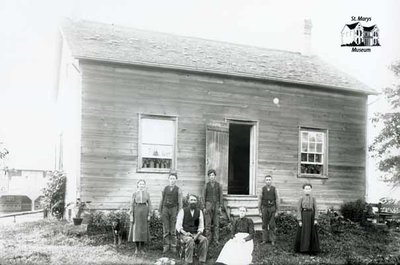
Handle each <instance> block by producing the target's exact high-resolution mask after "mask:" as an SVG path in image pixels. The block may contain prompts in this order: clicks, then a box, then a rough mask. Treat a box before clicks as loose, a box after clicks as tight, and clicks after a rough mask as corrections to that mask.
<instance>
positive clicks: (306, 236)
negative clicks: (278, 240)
mask: <svg viewBox="0 0 400 265" xmlns="http://www.w3.org/2000/svg"><path fill="white" fill-rule="evenodd" d="M311 191H312V185H311V184H304V185H303V192H304V195H303V196H302V197H301V198H300V200H299V203H298V205H297V207H298V222H299V226H298V229H297V235H296V241H295V251H296V252H301V253H309V254H316V253H318V252H319V251H320V248H319V238H318V233H317V227H316V225H317V216H316V214H317V202H316V200H315V197H313V196H312V195H311Z"/></svg>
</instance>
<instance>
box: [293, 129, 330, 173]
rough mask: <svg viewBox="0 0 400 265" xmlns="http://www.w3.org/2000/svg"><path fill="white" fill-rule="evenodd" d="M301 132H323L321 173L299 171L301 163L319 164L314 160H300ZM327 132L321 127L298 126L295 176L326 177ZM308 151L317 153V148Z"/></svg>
mask: <svg viewBox="0 0 400 265" xmlns="http://www.w3.org/2000/svg"><path fill="white" fill-rule="evenodd" d="M302 132H319V133H323V137H324V138H323V146H322V152H321V153H320V154H322V163H321V164H322V166H323V170H322V174H310V173H301V165H302V164H319V163H316V162H313V163H312V162H306V163H304V162H302V161H301V154H302ZM328 136H329V134H328V130H327V129H321V128H311V127H303V126H301V127H299V145H298V148H299V149H298V166H297V167H298V174H297V176H298V177H300V178H322V179H326V178H328V147H329V141H328V139H329V137H328ZM308 153H314V154H317V150H316V151H315V152H307V154H308Z"/></svg>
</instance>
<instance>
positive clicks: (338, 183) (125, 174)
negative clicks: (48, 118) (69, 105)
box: [81, 61, 366, 208]
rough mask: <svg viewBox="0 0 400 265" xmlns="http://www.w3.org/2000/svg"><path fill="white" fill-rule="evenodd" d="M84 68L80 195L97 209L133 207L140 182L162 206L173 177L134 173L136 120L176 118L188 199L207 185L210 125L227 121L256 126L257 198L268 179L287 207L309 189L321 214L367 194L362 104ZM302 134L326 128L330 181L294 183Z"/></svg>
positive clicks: (91, 65) (241, 84) (278, 89)
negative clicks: (158, 116) (143, 117)
mask: <svg viewBox="0 0 400 265" xmlns="http://www.w3.org/2000/svg"><path fill="white" fill-rule="evenodd" d="M81 69H82V73H83V80H82V131H81V132H82V147H81V156H82V157H81V197H82V198H83V199H87V200H92V201H93V202H94V203H93V207H95V208H118V207H127V206H128V205H129V201H130V198H131V193H132V192H133V191H134V190H135V189H136V181H137V180H138V179H140V178H144V179H146V180H147V185H148V188H149V190H150V192H151V195H152V199H153V203H155V204H156V205H158V201H159V199H160V195H161V190H162V188H163V187H164V186H165V185H167V184H168V181H167V174H155V173H138V172H137V153H138V150H137V147H138V113H144V114H165V115H176V116H178V151H177V165H178V174H179V177H178V183H177V184H178V185H179V186H180V187H182V189H183V191H184V194H186V193H188V192H194V193H197V194H199V193H200V190H201V188H202V186H203V184H204V172H205V152H206V150H205V146H206V133H205V131H206V124H207V123H208V122H209V121H212V120H214V121H215V120H217V121H218V120H220V121H223V120H224V119H225V118H233V119H248V120H253V121H258V125H259V128H258V130H259V133H258V136H259V138H258V161H257V163H258V168H257V183H256V185H257V191H258V192H259V191H260V189H261V187H262V185H263V184H264V182H263V181H264V175H265V174H267V173H269V174H272V175H273V177H274V178H273V181H274V183H275V185H276V186H277V187H278V188H279V190H280V194H281V197H282V201H283V204H284V205H288V206H289V205H294V204H295V202H296V201H297V198H298V197H299V196H300V194H301V192H302V190H301V184H302V183H304V182H308V181H310V182H311V183H312V184H313V185H314V192H315V194H316V196H317V197H318V199H319V202H320V204H322V205H325V206H327V205H328V206H329V205H333V204H336V205H337V204H339V203H341V202H342V201H347V200H354V199H357V198H360V197H363V196H364V194H365V164H366V163H365V146H366V140H365V137H366V96H361V95H356V94H350V93H342V92H337V91H336V92H335V91H332V90H330V91H326V90H323V89H320V88H305V87H300V86H298V85H283V84H278V83H272V82H261V81H257V80H249V79H248V80H245V79H239V78H228V77H221V76H211V75H199V74H193V73H183V72H174V71H167V70H161V69H158V70H157V69H144V68H138V67H134V66H124V65H120V64H111V63H110V64H107V63H103V64H100V63H96V62H93V61H82V62H81ZM275 97H278V98H279V99H280V107H277V106H276V105H274V104H273V98H275ZM299 126H307V127H316V128H325V129H328V130H329V169H328V170H329V178H328V179H326V180H320V179H311V180H309V179H302V178H298V177H297V172H298V141H299V129H298V128H299Z"/></svg>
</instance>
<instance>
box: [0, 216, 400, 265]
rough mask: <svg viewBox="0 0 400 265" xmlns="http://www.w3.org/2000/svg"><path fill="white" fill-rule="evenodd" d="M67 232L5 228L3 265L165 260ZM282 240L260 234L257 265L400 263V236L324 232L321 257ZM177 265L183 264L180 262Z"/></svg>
mask: <svg viewBox="0 0 400 265" xmlns="http://www.w3.org/2000/svg"><path fill="white" fill-rule="evenodd" d="M68 227H70V225H68V224H66V223H65V222H60V221H56V220H40V221H35V222H30V223H22V224H13V225H3V226H1V227H0V229H1V233H0V264H2V265H3V264H82V265H85V264H154V263H155V262H156V261H157V259H159V258H160V257H162V253H161V249H160V248H159V247H160V244H159V243H160V242H158V244H156V243H153V246H151V247H150V249H148V250H147V252H146V254H145V255H139V256H134V255H133V252H134V245H133V244H131V243H129V244H128V243H125V244H123V245H122V246H120V247H118V248H117V247H115V246H114V245H113V244H112V235H111V234H109V235H91V236H88V235H87V234H82V235H80V234H76V233H71V232H70V230H69V229H68ZM277 234H278V242H277V244H276V245H275V246H271V245H260V244H259V243H260V241H261V237H260V234H259V233H257V235H256V239H255V248H254V252H253V257H254V258H253V261H254V263H255V264H399V263H400V233H399V232H396V231H376V230H370V231H365V230H364V229H362V228H359V227H357V226H355V225H352V226H349V227H346V229H345V232H343V233H340V234H331V233H329V232H326V231H325V232H324V230H321V231H320V241H321V248H322V253H320V254H319V255H317V256H308V255H301V254H297V253H294V252H293V250H292V245H293V237H294V233H293V227H292V228H287V227H284V226H280V227H279V226H278V231H277ZM226 239H227V238H226ZM225 241H226V240H225ZM222 246H223V244H220V245H219V246H210V248H209V259H208V264H213V263H214V261H215V259H216V258H217V256H218V253H219V252H220V250H221V248H222ZM167 256H168V255H167ZM170 257H171V258H172V255H170ZM396 262H398V263H396ZM177 264H181V262H180V261H179V260H177Z"/></svg>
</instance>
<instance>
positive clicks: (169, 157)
mask: <svg viewBox="0 0 400 265" xmlns="http://www.w3.org/2000/svg"><path fill="white" fill-rule="evenodd" d="M176 124H177V118H176V117H171V116H155V115H140V118H139V158H138V170H139V171H144V172H169V171H170V170H171V169H176V155H175V153H176Z"/></svg>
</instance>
